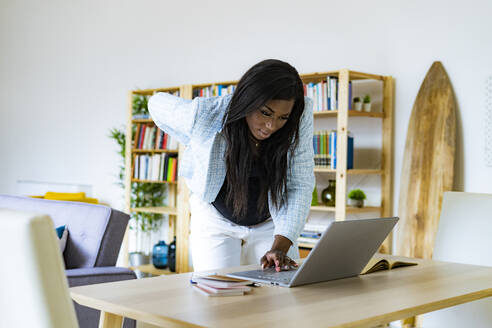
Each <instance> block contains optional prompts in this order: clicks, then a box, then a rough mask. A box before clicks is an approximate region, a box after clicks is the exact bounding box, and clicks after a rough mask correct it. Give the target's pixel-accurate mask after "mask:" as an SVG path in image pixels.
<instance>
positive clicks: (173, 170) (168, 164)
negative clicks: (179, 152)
mask: <svg viewBox="0 0 492 328" xmlns="http://www.w3.org/2000/svg"><path fill="white" fill-rule="evenodd" d="M177 174H178V159H177V158H176V157H175V155H170V154H167V153H163V154H153V155H136V156H135V159H134V169H133V178H134V179H137V180H149V181H169V182H175V181H176V178H177Z"/></svg>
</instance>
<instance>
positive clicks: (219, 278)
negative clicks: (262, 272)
mask: <svg viewBox="0 0 492 328" xmlns="http://www.w3.org/2000/svg"><path fill="white" fill-rule="evenodd" d="M193 280H194V281H195V282H196V283H198V284H205V285H208V286H211V287H215V288H229V287H234V286H246V285H249V284H252V283H253V282H252V281H250V280H244V279H238V278H232V277H227V276H223V275H217V274H213V275H208V276H200V277H196V278H193Z"/></svg>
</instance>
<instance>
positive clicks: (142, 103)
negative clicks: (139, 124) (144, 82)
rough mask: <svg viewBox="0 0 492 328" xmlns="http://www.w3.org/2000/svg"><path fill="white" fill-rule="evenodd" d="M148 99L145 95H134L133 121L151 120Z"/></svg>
mask: <svg viewBox="0 0 492 328" xmlns="http://www.w3.org/2000/svg"><path fill="white" fill-rule="evenodd" d="M147 100H148V99H147V97H146V96H144V95H134V96H133V102H132V107H133V111H132V114H133V119H134V120H138V119H148V118H150V116H149V112H148V110H147Z"/></svg>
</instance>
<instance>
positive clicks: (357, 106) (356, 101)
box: [354, 97, 362, 112]
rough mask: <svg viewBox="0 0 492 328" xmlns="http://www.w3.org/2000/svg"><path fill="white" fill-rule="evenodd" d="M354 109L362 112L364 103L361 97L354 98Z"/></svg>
mask: <svg viewBox="0 0 492 328" xmlns="http://www.w3.org/2000/svg"><path fill="white" fill-rule="evenodd" d="M354 109H355V110H357V111H359V112H360V111H362V102H361V101H360V98H359V97H355V98H354Z"/></svg>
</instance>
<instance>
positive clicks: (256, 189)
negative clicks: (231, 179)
mask: <svg viewBox="0 0 492 328" xmlns="http://www.w3.org/2000/svg"><path fill="white" fill-rule="evenodd" d="M227 183H228V182H227V178H226V179H225V181H224V184H223V185H222V188H220V191H219V194H218V195H217V198H215V200H214V201H213V202H212V205H213V206H214V207H215V208H216V209H217V211H219V213H220V214H222V215H223V216H224V217H225V218H226V219H228V220H229V221H231V222H234V223H235V224H238V225H242V226H252V225H255V224H259V223H262V222H264V221H266V219H268V218H269V217H270V211H269V210H268V205H267V206H266V208H265V209H264V210H263V211H262V212H263V213H264V214H263V215H261V213H258V208H257V207H258V196H259V194H260V175H259V167H258V163H257V162H256V161H254V162H253V168H252V169H251V173H250V175H249V186H248V210H247V212H246V217H244V218H237V217H234V216H233V215H232V213H233V212H234V211H233V208H232V207H228V206H227V204H226V193H227ZM267 203H268V202H267Z"/></svg>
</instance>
